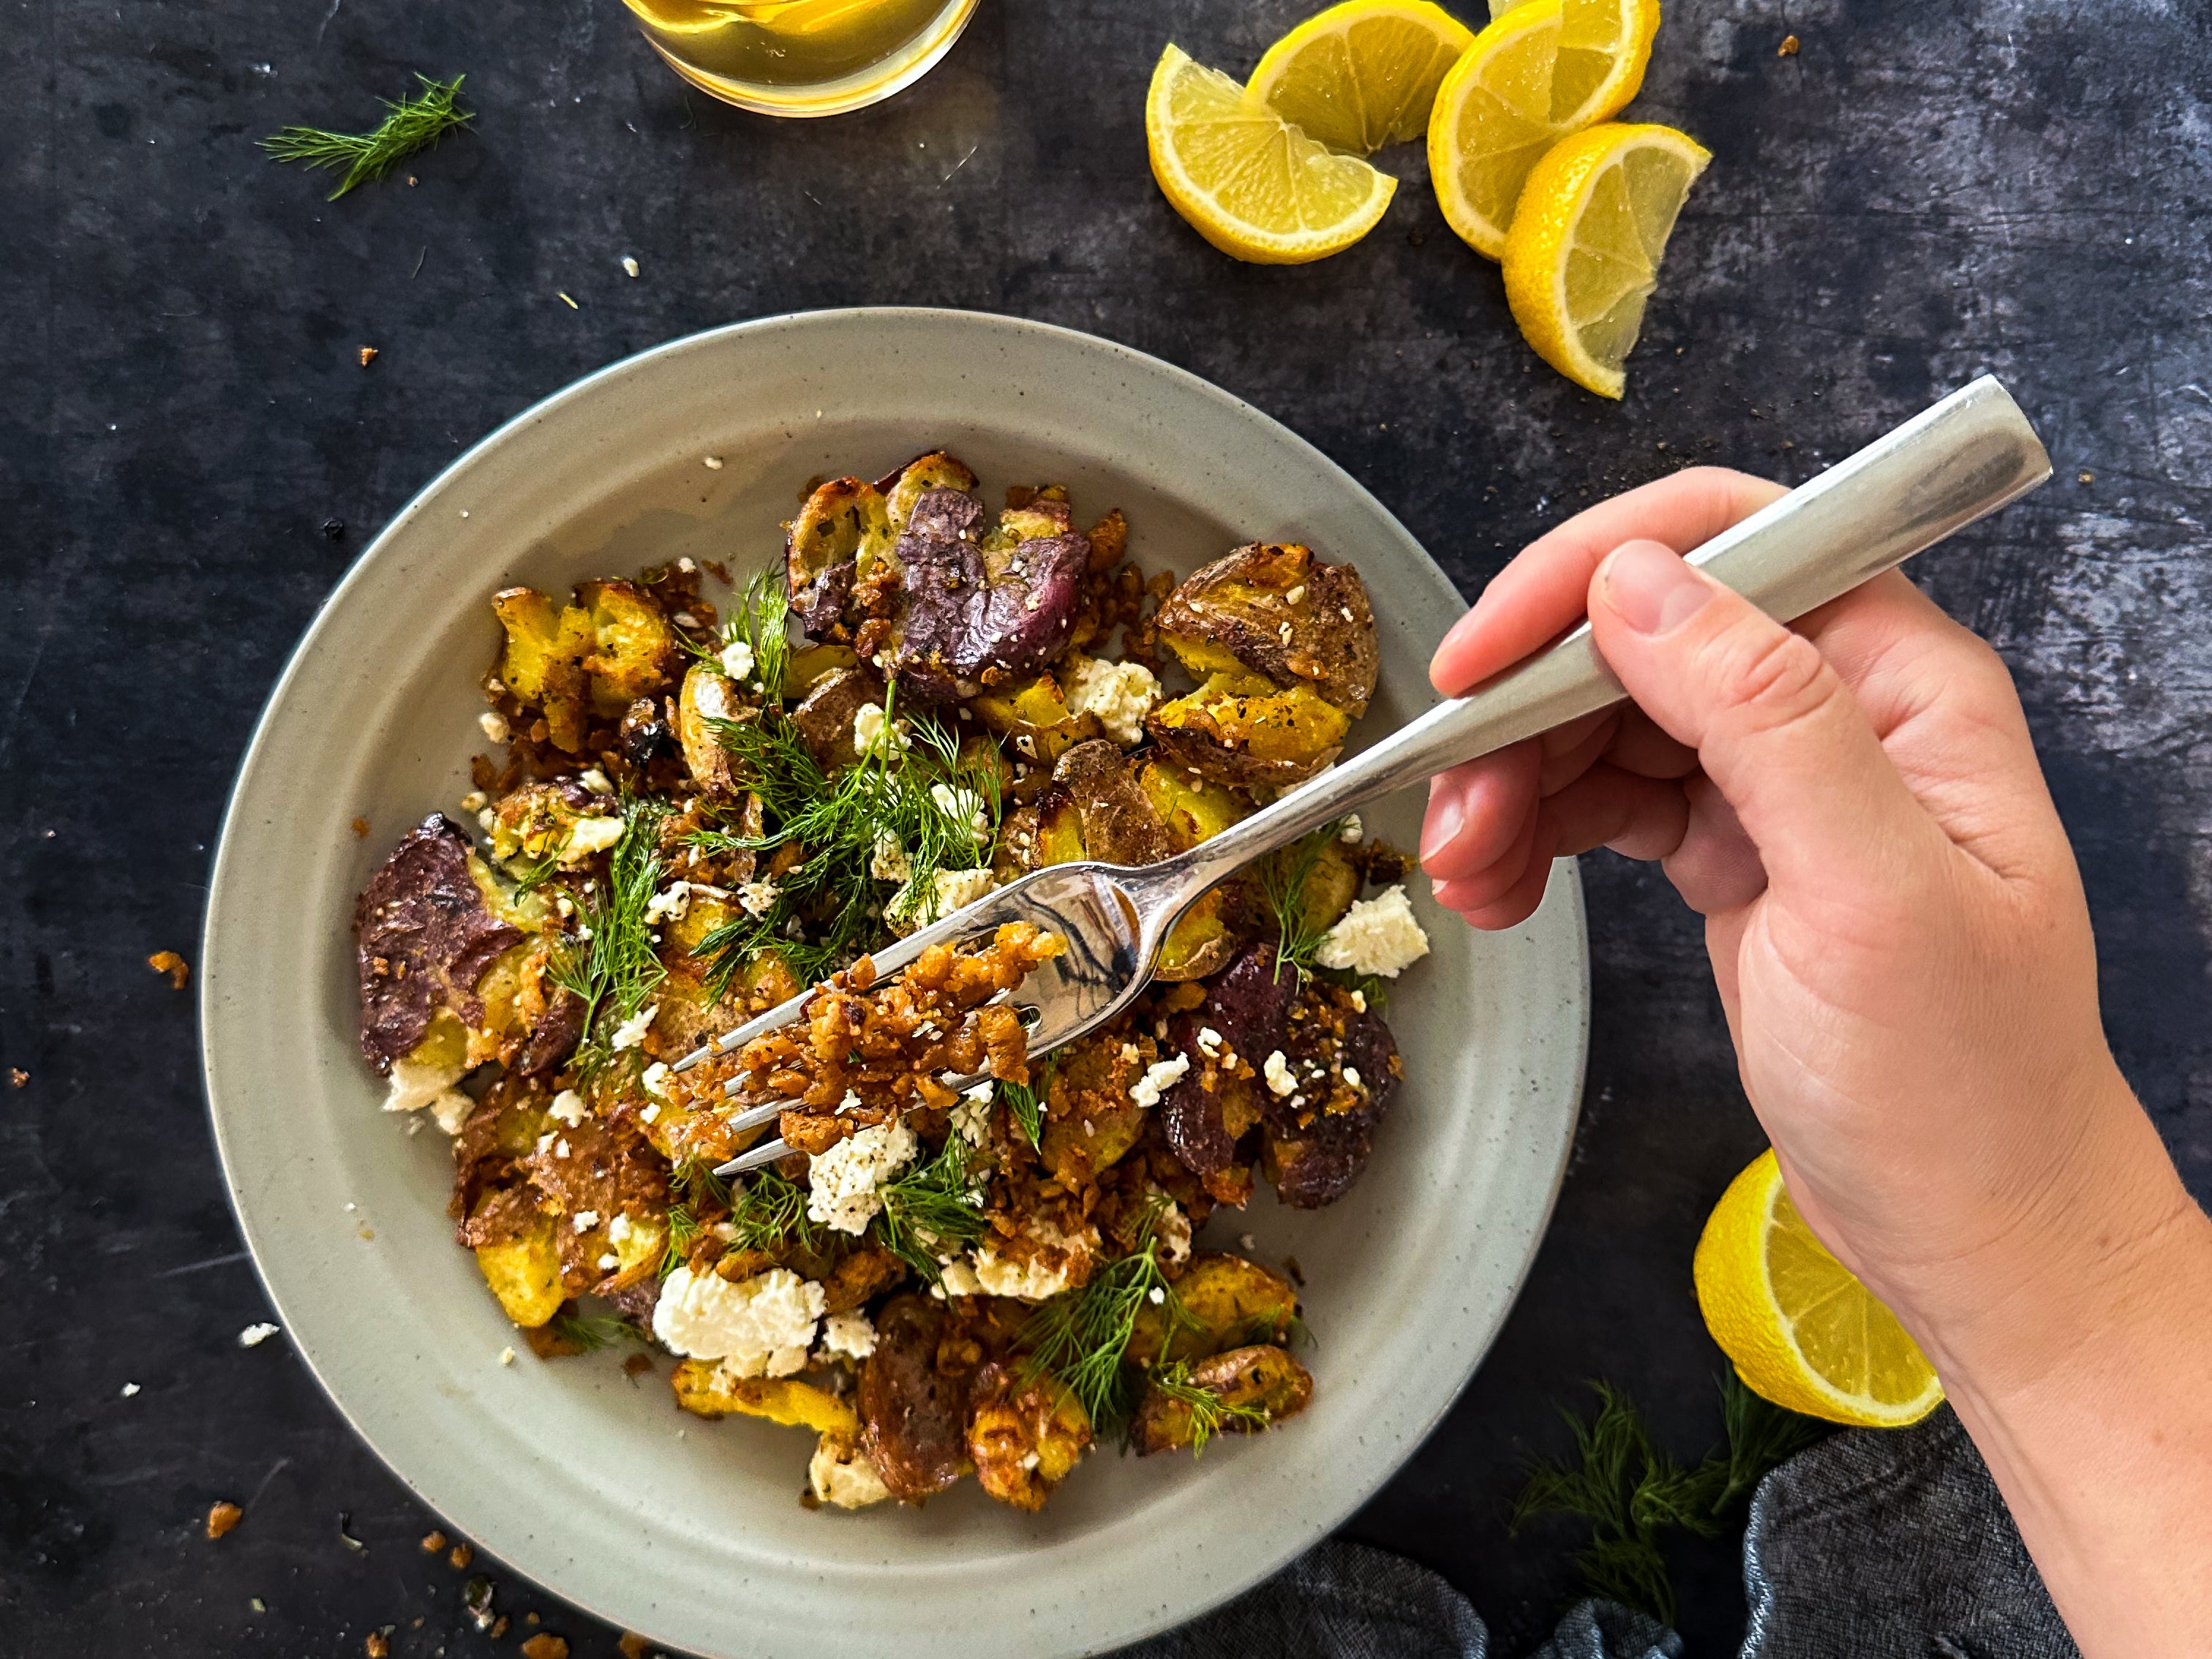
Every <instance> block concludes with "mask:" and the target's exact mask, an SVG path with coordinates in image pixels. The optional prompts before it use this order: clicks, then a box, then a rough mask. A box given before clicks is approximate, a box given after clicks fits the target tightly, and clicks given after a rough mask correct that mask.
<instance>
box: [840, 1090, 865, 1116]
mask: <svg viewBox="0 0 2212 1659" xmlns="http://www.w3.org/2000/svg"><path fill="white" fill-rule="evenodd" d="M837 1109H838V1110H839V1111H840V1112H851V1111H857V1110H858V1109H860V1096H859V1094H857V1093H856V1092H855V1091H853V1090H851V1089H848V1090H846V1091H845V1097H844V1099H842V1100H841V1101H839V1102H838V1103H837Z"/></svg>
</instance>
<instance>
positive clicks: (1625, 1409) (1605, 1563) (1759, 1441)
mask: <svg viewBox="0 0 2212 1659" xmlns="http://www.w3.org/2000/svg"><path fill="white" fill-rule="evenodd" d="M1590 1387H1591V1389H1592V1390H1593V1391H1594V1392H1595V1394H1596V1395H1597V1399H1598V1408H1597V1412H1596V1413H1595V1416H1594V1417H1592V1418H1591V1419H1590V1420H1589V1421H1588V1422H1587V1423H1586V1422H1584V1421H1583V1419H1581V1418H1579V1417H1577V1416H1576V1415H1574V1414H1573V1413H1571V1412H1568V1411H1566V1410H1565V1409H1564V1408H1562V1409H1561V1411H1560V1413H1559V1414H1560V1415H1561V1416H1562V1417H1564V1418H1565V1419H1566V1422H1567V1425H1568V1427H1569V1429H1570V1430H1571V1431H1572V1432H1573V1434H1574V1437H1575V1456H1574V1457H1573V1458H1572V1459H1571V1460H1569V1461H1568V1462H1556V1463H1555V1462H1534V1463H1532V1464H1531V1465H1530V1466H1529V1468H1528V1484H1527V1486H1524V1487H1523V1488H1522V1492H1521V1496H1520V1497H1519V1498H1517V1499H1516V1500H1515V1503H1514V1505H1513V1520H1512V1526H1513V1529H1514V1530H1516V1531H1518V1530H1519V1529H1520V1528H1521V1527H1522V1526H1523V1525H1524V1524H1526V1523H1527V1522H1528V1521H1529V1520H1531V1519H1532V1518H1534V1516H1538V1515H1545V1514H1560V1515H1570V1516H1576V1517H1577V1518H1579V1519H1581V1520H1583V1521H1586V1522H1589V1526H1590V1538H1589V1543H1588V1544H1586V1545H1585V1546H1584V1547H1583V1548H1582V1549H1581V1550H1580V1551H1578V1552H1577V1554H1576V1556H1575V1566H1576V1569H1577V1571H1578V1572H1579V1574H1580V1575H1581V1577H1582V1581H1583V1585H1584V1587H1585V1588H1587V1589H1589V1592H1590V1593H1591V1594H1592V1595H1603V1596H1609V1597H1610V1598H1612V1599H1613V1600H1614V1601H1620V1602H1624V1603H1626V1604H1627V1605H1628V1606H1630V1607H1642V1608H1643V1609H1644V1611H1646V1612H1648V1613H1651V1614H1652V1615H1653V1616H1654V1617H1656V1618H1657V1619H1659V1620H1662V1621H1664V1622H1666V1623H1668V1624H1672V1623H1673V1622H1674V1582H1673V1580H1672V1578H1671V1577H1669V1576H1668V1571H1667V1559H1666V1555H1665V1553H1664V1552H1663V1550H1662V1547H1661V1541H1662V1538H1663V1537H1664V1535H1665V1534H1666V1533H1667V1532H1668V1530H1669V1529H1680V1530H1684V1531H1687V1532H1691V1533H1694V1534H1697V1535H1698V1536H1699V1537H1704V1538H1711V1537H1713V1536H1716V1535H1717V1534H1718V1533H1719V1532H1720V1530H1721V1528H1722V1527H1723V1525H1724V1524H1725V1523H1726V1522H1727V1520H1728V1517H1729V1511H1730V1510H1732V1509H1733V1508H1734V1507H1735V1504H1738V1503H1739V1502H1741V1500H1743V1499H1744V1498H1747V1497H1748V1496H1749V1494H1750V1493H1751V1492H1752V1491H1753V1488H1755V1487H1756V1486H1758V1485H1759V1481H1760V1480H1763V1479H1765V1476H1766V1474H1767V1473H1768V1471H1769V1470H1771V1469H1772V1468H1775V1467H1776V1466H1777V1465H1778V1464H1779V1463H1781V1462H1784V1461H1786V1460H1787V1459H1788V1458H1790V1457H1791V1456H1792V1455H1795V1454H1796V1453H1797V1452H1799V1451H1801V1450H1802V1449H1804V1448H1805V1447H1807V1446H1808V1445H1810V1444H1811V1443H1813V1442H1814V1441H1815V1440H1818V1439H1820V1437H1822V1436H1823V1435H1825V1434H1826V1433H1827V1432H1828V1429H1827V1427H1826V1425H1823V1424H1820V1423H1816V1422H1814V1421H1813V1420H1812V1419H1809V1418H1804V1417H1800V1416H1799V1415H1797V1413H1795V1412H1790V1411H1786V1410H1784V1408H1783V1407H1779V1406H1775V1405H1770V1404H1769V1403H1768V1402H1767V1401H1764V1400H1761V1399H1759V1396H1758V1395H1754V1394H1753V1393H1752V1392H1751V1390H1750V1389H1747V1388H1745V1387H1744V1385H1743V1383H1742V1382H1741V1379H1739V1378H1738V1377H1737V1376H1735V1372H1734V1371H1733V1370H1730V1371H1729V1373H1728V1374H1726V1375H1725V1376H1723V1379H1722V1381H1721V1385H1720V1387H1721V1404H1722V1421H1723V1425H1724V1427H1725V1429H1726V1431H1727V1435H1728V1446H1727V1449H1726V1450H1725V1451H1721V1452H1716V1453H1714V1454H1713V1455H1711V1456H1709V1457H1707V1458H1706V1459H1705V1462H1702V1463H1700V1464H1699V1465H1698V1466H1697V1467H1696V1468H1686V1467H1685V1466H1684V1465H1683V1464H1682V1463H1681V1462H1679V1461H1677V1460H1676V1459H1675V1458H1674V1456H1673V1455H1671V1454H1669V1453H1668V1452H1667V1451H1665V1450H1664V1449H1662V1448H1661V1447H1660V1446H1659V1445H1658V1444H1657V1443H1656V1441H1655V1440H1654V1439H1653V1438H1652V1436H1651V1430H1650V1425H1648V1424H1647V1423H1645V1421H1644V1414H1643V1413H1642V1412H1640V1411H1638V1409H1637V1407H1636V1405H1635V1402H1634V1401H1632V1400H1630V1399H1629V1397H1628V1396H1627V1395H1626V1394H1624V1393H1623V1392H1622V1391H1621V1390H1620V1389H1617V1388H1614V1387H1613V1385H1612V1384H1610V1383H1592V1384H1590Z"/></svg>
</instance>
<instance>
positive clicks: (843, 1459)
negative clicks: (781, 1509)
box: [806, 1434, 891, 1510]
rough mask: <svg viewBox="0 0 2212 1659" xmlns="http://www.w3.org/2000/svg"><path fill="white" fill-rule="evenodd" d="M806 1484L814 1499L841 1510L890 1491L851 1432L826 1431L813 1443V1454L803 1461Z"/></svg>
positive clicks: (879, 1499) (872, 1501) (878, 1498)
mask: <svg viewBox="0 0 2212 1659" xmlns="http://www.w3.org/2000/svg"><path fill="white" fill-rule="evenodd" d="M806 1485H807V1488H808V1490H809V1491H810V1492H811V1493H812V1494H813V1497H814V1500H815V1501H816V1502H817V1503H819V1504H833V1505H835V1506H836V1508H838V1509H841V1510H860V1509H866V1507H867V1506H868V1505H869V1504H880V1503H882V1502H883V1501H884V1499H885V1498H889V1497H890V1495H891V1494H890V1489H889V1488H888V1487H886V1486H884V1482H883V1477H882V1476H880V1475H878V1474H877V1473H876V1466H875V1465H874V1464H873V1463H871V1462H869V1461H868V1455H867V1453H866V1452H865V1451H862V1450H861V1449H860V1437H859V1436H858V1435H853V1434H825V1435H823V1437H822V1438H821V1439H820V1440H818V1441H817V1442H816V1443H815V1447H814V1455H813V1457H812V1459H811V1460H810V1461H809V1462H808V1463H807V1465H806Z"/></svg>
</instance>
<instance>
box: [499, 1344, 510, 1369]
mask: <svg viewBox="0 0 2212 1659" xmlns="http://www.w3.org/2000/svg"><path fill="white" fill-rule="evenodd" d="M499 1363H500V1364H502V1365H512V1364H514V1350H513V1349H512V1348H501V1350H500V1351H499Z"/></svg>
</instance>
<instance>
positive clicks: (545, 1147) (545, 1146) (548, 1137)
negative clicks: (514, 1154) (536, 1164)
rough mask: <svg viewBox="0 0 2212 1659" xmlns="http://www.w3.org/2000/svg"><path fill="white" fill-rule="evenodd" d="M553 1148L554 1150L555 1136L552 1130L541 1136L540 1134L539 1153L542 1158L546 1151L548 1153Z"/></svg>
mask: <svg viewBox="0 0 2212 1659" xmlns="http://www.w3.org/2000/svg"><path fill="white" fill-rule="evenodd" d="M552 1150H553V1136H552V1134H551V1133H550V1132H549V1133H545V1134H542V1135H540V1136H538V1156H539V1157H540V1158H543V1157H544V1155H545V1154H546V1153H548V1152H551V1151H552Z"/></svg>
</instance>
